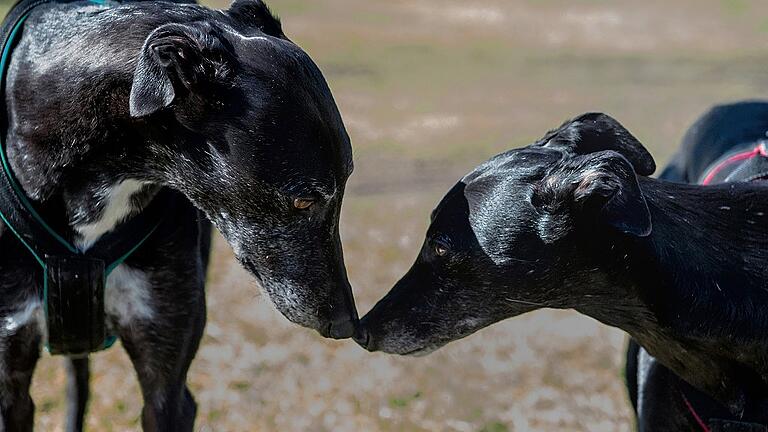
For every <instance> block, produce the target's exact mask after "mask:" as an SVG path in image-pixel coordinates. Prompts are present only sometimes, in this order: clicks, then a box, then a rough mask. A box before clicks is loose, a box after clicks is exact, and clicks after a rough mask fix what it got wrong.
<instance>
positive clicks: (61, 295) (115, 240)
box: [0, 0, 181, 354]
mask: <svg viewBox="0 0 768 432" xmlns="http://www.w3.org/2000/svg"><path fill="white" fill-rule="evenodd" d="M51 1H53V0H31V1H24V0H21V1H19V2H18V3H16V4H15V5H14V7H13V8H12V9H11V11H10V12H9V13H8V15H7V16H6V18H5V20H4V21H3V24H2V28H1V29H0V37H2V39H1V40H2V43H3V46H2V51H1V53H2V54H0V133H3V134H4V133H7V127H8V125H7V110H6V106H5V104H4V103H2V102H4V101H3V98H4V94H5V72H6V70H7V68H8V64H9V60H10V56H11V52H12V50H13V47H14V45H15V43H16V41H17V39H18V36H19V34H20V32H21V30H22V28H23V25H24V22H25V20H26V19H27V17H28V16H29V13H30V12H31V11H32V10H33V9H34V8H35V7H37V6H40V5H42V4H44V3H48V2H51ZM56 1H57V3H71V2H74V1H77V0H56ZM90 1H91V2H92V3H96V4H104V0H90ZM4 141H5V140H4V139H2V138H0V164H1V165H2V168H1V169H0V220H2V222H3V223H4V225H5V226H7V227H8V229H9V230H10V232H11V233H13V235H14V236H15V237H16V238H17V239H18V240H19V242H20V243H21V244H22V245H23V246H24V248H25V249H27V251H29V253H30V254H31V255H32V257H33V258H34V260H35V262H37V264H38V265H39V266H40V268H41V269H42V277H43V284H42V285H43V290H42V291H43V292H42V293H41V297H42V301H43V304H44V305H45V313H46V319H47V320H48V323H49V327H50V326H51V324H53V325H58V328H57V329H56V330H57V331H58V330H62V329H64V333H61V332H58V333H56V332H54V331H53V329H49V342H51V343H53V341H52V337H54V334H55V335H58V336H56V337H59V336H60V338H59V340H57V341H56V344H57V347H56V351H57V353H63V354H77V353H87V352H88V351H93V350H98V349H105V348H109V347H110V346H111V345H112V344H113V343H114V342H115V341H116V339H117V338H116V337H115V336H110V335H105V333H104V330H103V328H104V313H103V308H104V305H103V291H104V290H103V287H104V283H105V281H106V278H107V276H109V274H110V273H111V272H112V271H114V270H115V269H116V268H117V267H118V266H119V265H120V264H122V263H123V262H124V261H125V260H126V259H127V258H128V257H129V256H131V254H133V253H134V252H135V251H136V250H137V249H139V248H140V247H141V245H143V244H144V243H145V242H146V241H147V239H149V238H150V237H151V236H152V234H153V233H154V232H155V231H156V230H157V228H158V227H159V226H160V225H161V224H162V223H163V221H164V218H165V216H166V215H167V214H170V213H171V210H172V208H173V207H174V206H175V205H176V203H177V202H179V200H180V199H181V198H180V196H179V194H178V193H177V192H173V191H171V190H169V189H165V188H163V189H161V190H159V192H158V193H157V194H156V196H155V197H154V199H153V200H152V202H151V203H150V204H149V205H148V206H147V207H146V208H145V209H144V210H143V211H142V212H141V213H139V214H138V215H135V216H133V217H132V218H131V219H130V220H128V221H126V222H123V223H121V224H120V225H119V226H118V227H117V229H115V230H112V231H111V232H109V233H106V234H104V235H103V236H101V238H100V239H99V240H98V241H97V242H96V244H94V245H92V247H91V248H90V249H88V250H87V252H83V251H80V250H79V249H78V248H77V247H75V246H74V245H73V244H72V243H70V242H69V241H67V240H66V239H65V238H64V236H62V235H60V234H59V233H58V232H57V231H56V230H55V229H54V228H53V227H52V226H51V225H49V224H48V223H47V222H46V221H45V219H44V218H43V216H42V215H41V214H40V213H39V212H38V211H37V210H36V209H35V206H34V205H33V204H32V203H31V202H30V200H29V198H28V197H27V196H26V194H25V193H24V191H23V189H22V188H21V186H20V185H19V183H18V181H17V180H16V178H15V177H14V175H13V172H12V170H11V167H10V163H9V161H8V158H7V155H6V146H5V142H4ZM137 235H139V236H141V237H140V239H139V240H138V241H136V240H135V238H136V236H137ZM93 269H102V270H99V271H94V270H93ZM52 271H53V273H51V272H52ZM98 273H101V274H98ZM83 278H86V279H88V280H89V281H91V282H88V283H85V284H84V282H83V280H82V279H83ZM51 283H53V284H54V285H56V289H57V291H55V292H53V293H50V292H49V288H50V286H49V284H51ZM89 287H90V288H89ZM68 288H69V289H68ZM88 289H91V290H92V292H91V293H90V294H89V293H88ZM74 291H76V292H74ZM51 296H53V298H54V301H57V302H58V303H56V304H55V305H54V309H52V310H51V309H50V305H49V304H48V302H49V300H51ZM94 296H101V299H95V297H94ZM62 301H64V302H65V303H61V302H62ZM72 302H74V303H72ZM81 302H84V303H82V304H81ZM61 305H68V306H61ZM56 306H58V307H56ZM94 307H95V308H96V309H93V308H94ZM62 308H63V309H62ZM89 308H91V309H92V310H91V309H89ZM61 310H64V312H61ZM81 310H82V311H84V312H85V313H86V314H87V315H89V314H91V313H93V314H94V315H92V316H90V315H89V316H90V321H87V320H86V321H83V320H82V319H80V318H81V317H79V316H78V311H81ZM49 312H51V313H53V314H54V315H55V316H53V317H51V316H50V315H49ZM66 317H68V318H66ZM73 319H74V321H72V320H73ZM67 320H70V321H72V322H70V323H67ZM84 322H85V323H86V324H83V323H84ZM88 325H90V328H91V330H93V331H91V330H88V327H87V326H88ZM71 326H74V327H71ZM99 328H101V333H99V330H98V329H99ZM66 329H70V330H69V331H72V332H73V333H67V331H68V330H66ZM94 329H95V330H94ZM98 334H101V336H98ZM94 335H97V336H95V337H101V338H102V339H104V340H103V344H100V342H99V341H97V342H96V343H95V344H94V343H92V342H93V341H91V342H87V341H85V342H84V339H82V338H83V337H85V338H86V339H87V338H88V337H90V338H91V339H92V338H93V337H94ZM70 347H77V348H72V351H70V350H69V348H70ZM83 347H84V348H83ZM48 348H49V351H51V352H52V353H54V350H53V349H51V348H52V347H51V346H49V347H48Z"/></svg>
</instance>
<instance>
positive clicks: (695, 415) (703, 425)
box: [680, 392, 711, 432]
mask: <svg viewBox="0 0 768 432" xmlns="http://www.w3.org/2000/svg"><path fill="white" fill-rule="evenodd" d="M680 394H681V395H682V396H683V402H685V406H686V408H688V412H689V413H691V416H692V417H693V419H694V420H695V421H696V424H698V425H699V427H700V428H701V430H702V432H711V431H710V429H709V426H707V424H706V423H704V420H702V419H701V416H700V415H699V413H697V412H696V409H695V408H694V407H693V404H691V402H690V401H689V400H688V398H687V397H686V396H685V393H683V392H680Z"/></svg>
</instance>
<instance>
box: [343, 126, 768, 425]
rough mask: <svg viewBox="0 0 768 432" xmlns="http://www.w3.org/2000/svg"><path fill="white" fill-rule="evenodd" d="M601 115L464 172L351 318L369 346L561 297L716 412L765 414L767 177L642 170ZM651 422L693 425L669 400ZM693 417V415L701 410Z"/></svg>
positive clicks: (443, 336)
mask: <svg viewBox="0 0 768 432" xmlns="http://www.w3.org/2000/svg"><path fill="white" fill-rule="evenodd" d="M654 170H655V164H654V161H653V159H652V157H651V156H650V154H649V153H648V152H647V151H646V149H645V148H644V147H643V146H642V145H641V144H640V142H638V141H637V139H635V137H633V136H632V135H631V134H630V133H629V132H628V131H627V130H626V129H625V128H624V127H622V126H621V125H620V124H619V123H618V122H617V121H616V120H614V119H613V118H611V117H609V116H607V115H604V114H586V115H582V116H580V117H578V118H576V119H574V120H572V121H569V122H566V123H565V124H564V125H563V126H561V127H560V128H558V129H556V130H554V131H552V132H550V133H548V134H547V135H546V136H545V137H544V138H543V139H541V140H539V141H538V142H536V143H534V144H532V145H530V146H528V147H524V148H521V149H515V150H510V151H508V152H506V153H503V154H501V155H499V156H496V157H494V158H492V159H491V160H489V161H488V162H486V163H484V164H482V165H481V166H480V167H478V168H477V169H475V170H474V171H472V172H471V173H469V174H468V175H466V176H465V177H464V178H463V179H462V180H461V181H459V183H457V184H456V185H455V186H454V187H453V189H452V190H451V191H450V192H449V193H448V194H447V195H446V196H445V197H444V198H443V200H442V201H441V202H440V204H439V205H438V206H437V208H436V209H435V211H434V212H433V214H432V221H431V224H430V227H429V229H428V231H427V236H426V240H425V242H424V245H423V247H422V249H421V251H420V252H419V255H418V257H417V259H416V262H415V263H414V265H413V267H412V268H411V269H410V271H409V272H408V273H407V274H406V275H405V276H404V277H403V278H402V279H401V280H400V281H399V282H398V283H397V285H396V286H395V287H394V288H393V289H392V291H391V292H390V293H389V294H387V296H386V297H385V298H384V299H382V300H381V301H380V302H379V303H378V304H377V305H376V306H375V307H374V308H373V310H371V311H370V312H369V313H368V314H367V315H366V316H365V317H364V318H363V319H362V320H361V327H360V330H359V334H358V336H357V340H358V342H359V343H360V344H362V345H363V346H365V347H366V348H367V349H369V350H382V351H385V352H390V353H397V354H423V353H427V352H429V351H431V350H434V349H437V348H439V347H440V346H442V345H444V344H445V343H448V342H450V341H452V340H456V339H459V338H462V337H465V336H467V335H469V334H471V333H473V332H475V331H477V330H479V329H481V328H483V327H485V326H488V325H490V324H492V323H494V322H497V321H499V320H502V319H505V318H509V317H513V316H516V315H519V314H522V313H525V312H529V311H532V310H535V309H539V308H547V307H548V308H571V309H576V310H578V311H580V312H582V313H584V314H586V315H589V316H592V317H594V318H596V319H598V320H600V321H601V322H603V323H606V324H608V325H612V326H615V327H619V328H621V329H624V330H625V331H627V332H628V333H630V334H631V335H632V337H633V338H635V339H636V340H637V341H638V342H639V343H640V344H641V345H642V346H643V347H645V349H647V351H648V352H649V353H650V354H651V355H653V356H654V357H655V358H657V359H658V361H659V362H661V363H663V364H664V365H666V366H667V367H668V368H669V369H670V370H671V371H673V372H674V373H675V374H676V375H677V376H679V377H681V378H682V379H683V380H685V382H687V383H689V384H690V385H692V386H694V387H695V388H698V389H700V390H701V391H702V392H703V393H704V394H706V395H708V396H709V397H710V398H711V399H712V400H713V401H716V403H717V404H719V405H720V406H722V407H724V410H725V411H726V412H727V413H729V414H730V415H732V416H734V417H735V418H738V419H740V420H743V421H745V422H753V423H759V424H764V423H768V410H767V409H766V408H768V404H766V402H768V361H767V360H768V345H767V344H766V342H768V308H766V307H765V305H766V304H768V291H767V290H765V287H766V282H765V281H766V280H768V249H767V248H766V247H767V246H768V229H766V222H767V221H768V188H766V187H764V186H762V185H759V184H754V183H733V184H725V185H714V186H706V187H704V186H697V185H687V184H678V183H672V182H665V181H660V180H655V179H652V178H649V177H647V176H649V175H651V174H652V173H653V171H654ZM675 414H677V415H676V417H674V418H673V419H671V420H672V421H670V422H669V423H668V424H667V425H666V426H664V427H657V428H655V429H653V430H655V431H673V430H674V431H678V430H696V428H697V427H699V425H698V423H697V421H696V419H695V418H693V416H691V415H690V413H689V412H688V411H687V410H685V407H680V409H679V410H678V411H677V412H676V413H675ZM706 420H707V421H708V420H709V419H706Z"/></svg>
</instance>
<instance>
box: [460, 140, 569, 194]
mask: <svg viewBox="0 0 768 432" xmlns="http://www.w3.org/2000/svg"><path fill="white" fill-rule="evenodd" d="M562 157H563V155H562V153H561V152H559V151H556V150H551V149H544V148H540V147H534V146H529V147H523V148H520V149H513V150H509V151H507V152H504V153H501V154H499V155H497V156H494V157H493V158H491V159H489V160H488V161H486V162H484V163H483V164H481V165H480V166H478V167H477V168H475V169H474V170H472V172H470V173H469V174H467V175H466V176H464V178H463V179H462V182H464V183H465V184H466V185H467V188H468V189H469V190H470V191H482V190H485V189H487V188H493V187H497V186H498V184H499V183H514V182H525V181H531V180H533V179H536V178H540V177H541V176H543V175H544V173H545V172H546V171H547V170H548V169H549V168H551V167H552V166H553V165H554V164H555V163H557V162H558V161H560V160H561V159H562Z"/></svg>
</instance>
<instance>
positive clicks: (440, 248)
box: [435, 244, 448, 256]
mask: <svg viewBox="0 0 768 432" xmlns="http://www.w3.org/2000/svg"><path fill="white" fill-rule="evenodd" d="M435 255H437V256H446V255H448V248H447V247H445V246H444V245H441V244H436V245H435Z"/></svg>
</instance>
